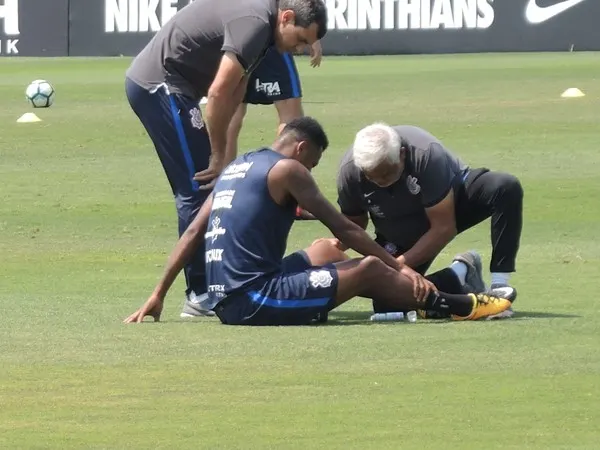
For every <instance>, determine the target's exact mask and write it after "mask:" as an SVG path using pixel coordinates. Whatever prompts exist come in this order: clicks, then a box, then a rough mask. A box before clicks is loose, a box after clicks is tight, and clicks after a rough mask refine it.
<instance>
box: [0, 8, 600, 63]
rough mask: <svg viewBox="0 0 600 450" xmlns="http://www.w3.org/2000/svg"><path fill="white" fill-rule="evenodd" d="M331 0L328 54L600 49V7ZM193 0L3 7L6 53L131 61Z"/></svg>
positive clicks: (0, 47)
mask: <svg viewBox="0 0 600 450" xmlns="http://www.w3.org/2000/svg"><path fill="white" fill-rule="evenodd" d="M223 1H241V0H223ZM325 1H326V3H327V6H328V14H329V32H328V34H327V36H326V37H325V39H324V40H323V47H324V51H325V54H326V55H327V54H330V55H331V54H338V55H341V54H343V55H364V54H415V53H470V52H473V53H477V52H506V51H513V52H530V51H568V50H575V51H582V50H586V51H591V50H600V26H598V23H597V22H598V19H599V18H600V0H325ZM188 3H190V0H0V54H2V55H11V56H12V55H25V56H44V55H47V56H65V55H70V56H116V55H124V56H133V55H136V54H137V53H138V52H139V51H140V50H141V49H142V48H143V47H144V45H146V43H147V42H148V41H149V40H150V39H151V38H152V36H153V35H154V33H156V31H158V30H159V29H160V27H161V26H162V25H163V24H164V23H165V22H166V21H168V20H169V19H170V18H171V17H172V16H173V15H174V14H175V13H176V12H177V11H178V10H179V9H180V8H182V7H184V6H185V5H187V4H188Z"/></svg>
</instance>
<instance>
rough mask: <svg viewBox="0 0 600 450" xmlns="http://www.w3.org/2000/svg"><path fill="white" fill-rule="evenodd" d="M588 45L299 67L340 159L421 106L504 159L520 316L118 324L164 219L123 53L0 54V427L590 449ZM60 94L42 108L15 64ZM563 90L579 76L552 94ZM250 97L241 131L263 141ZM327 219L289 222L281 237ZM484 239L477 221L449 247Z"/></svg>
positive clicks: (309, 443)
mask: <svg viewBox="0 0 600 450" xmlns="http://www.w3.org/2000/svg"><path fill="white" fill-rule="evenodd" d="M599 56H600V55H598V54H581V53H573V54H541V55H531V54H523V55H512V54H502V55H461V56H455V55H445V56H411V57H362V58H333V57H332V58H327V59H325V61H324V63H323V66H322V67H321V68H319V69H311V68H310V67H309V65H308V62H307V60H306V59H299V61H298V65H299V69H300V71H301V75H302V80H303V89H304V93H305V109H306V112H307V113H308V114H311V115H314V116H316V117H317V118H319V119H320V120H321V121H322V122H323V124H324V125H325V126H326V128H327V129H328V132H329V135H330V140H331V142H332V147H331V149H330V150H328V152H327V154H326V156H325V157H324V161H323V162H322V163H321V165H320V166H319V167H318V168H317V170H316V173H315V176H316V177H317V179H318V181H319V183H320V185H321V186H322V189H323V190H324V192H325V193H326V195H327V196H328V198H329V199H331V200H332V201H335V172H336V167H337V163H338V161H339V159H340V157H341V154H342V152H343V151H344V149H345V148H346V147H347V146H348V145H349V144H350V143H351V141H352V138H353V135H354V133H355V132H356V131H357V130H358V129H359V128H360V127H361V126H364V125H366V124H368V123H370V122H372V121H387V122H389V123H391V124H401V123H411V124H416V125H420V126H423V127H425V128H427V129H428V130H430V131H431V132H433V133H434V134H435V135H437V136H438V137H440V138H441V139H443V141H444V142H445V143H446V144H447V145H448V146H449V147H450V148H452V149H454V150H455V151H456V152H457V153H458V154H460V156H461V157H462V158H463V159H464V160H466V161H467V162H469V163H470V164H471V165H473V166H481V165H485V166H487V167H490V168H494V169H497V170H505V171H510V172H512V173H514V174H515V175H517V176H519V177H520V178H521V180H522V182H523V185H524V189H525V225H524V230H523V238H522V245H521V252H520V255H519V261H518V273H517V274H516V275H515V276H514V278H513V281H514V284H515V285H516V287H517V288H518V290H519V294H520V295H519V299H518V300H517V303H516V304H515V309H516V310H517V312H518V315H517V316H516V318H515V319H513V320H509V321H501V322H493V323H488V322H482V323H435V322H424V321H419V322H418V323H417V324H416V325H409V324H403V325H401V324H371V323H369V322H368V320H367V319H368V317H369V314H370V311H369V302H368V301H366V300H356V301H354V302H352V303H350V304H348V306H346V307H344V308H343V309H342V310H340V311H339V312H337V313H335V314H333V317H332V321H331V323H330V325H328V326H322V327H300V328H269V329H266V328H261V329H252V328H235V327H226V326H223V325H220V324H219V323H218V321H217V320H216V319H214V320H213V319H206V320H203V321H195V322H194V321H192V322H190V321H187V322H186V321H182V320H180V319H179V311H180V307H181V304H182V300H183V283H182V280H181V279H179V280H178V281H177V284H176V286H175V287H174V289H173V290H172V292H171V294H170V296H169V297H168V299H167V303H166V308H165V312H164V315H163V319H164V321H163V322H162V323H159V324H151V323H148V324H143V325H140V326H125V325H123V324H122V323H121V320H122V319H123V318H124V317H125V316H126V315H128V314H129V313H130V312H132V311H133V310H134V309H135V308H136V307H137V306H139V304H140V303H141V302H142V301H143V300H145V298H146V296H147V295H148V294H149V293H150V291H151V290H152V288H153V286H154V283H155V282H156V280H157V278H158V277H159V276H160V274H161V272H162V267H163V264H164V262H165V259H166V255H167V254H168V252H169V251H170V249H171V248H172V246H173V245H174V243H175V239H176V214H175V209H174V204H173V201H172V198H171V196H170V191H169V187H168V184H167V181H166V178H165V177H164V174H163V172H162V167H161V166H160V164H159V162H158V159H157V158H156V156H155V154H154V150H153V148H152V147H151V145H150V142H149V140H148V138H147V137H146V136H145V134H144V132H143V130H142V128H141V126H140V125H139V123H138V122H137V119H136V118H135V116H134V115H133V113H132V112H131V111H130V110H129V108H128V105H127V102H126V99H125V96H124V92H123V84H124V83H123V73H124V70H125V69H126V67H127V65H128V63H129V60H128V59H1V60H0V103H1V105H2V107H1V108H0V180H1V188H0V255H2V261H1V263H0V305H1V308H0V312H1V316H0V320H1V323H2V327H1V329H0V448H6V449H9V448H10V449H12V448H111V449H112V448H128V449H131V448H143V449H146V448H199V447H200V448H327V449H330V448H360V449H363V448H394V449H395V448H400V447H401V448H444V449H447V448H457V449H464V448H474V449H481V448H539V449H548V448H565V449H573V448H597V445H598V442H599V441H600V432H599V431H598V421H599V419H600V402H599V400H598V399H599V395H600V387H599V386H600V383H599V381H598V380H600V356H599V353H598V344H599V342H600V327H599V326H598V325H597V324H596V320H597V317H598V314H599V313H600V301H598V298H597V297H598V292H600V282H599V281H598V273H600V241H599V240H598V238H597V234H598V230H600V224H599V223H600V208H599V206H598V205H599V204H598V199H599V198H600V153H599V150H598V147H599V143H600V128H599V127H598V113H599V111H600V108H599V106H598V105H599V103H598V101H599V99H600V83H599V81H600V80H599V75H598V74H599V73H600V58H599ZM36 78H46V79H48V80H50V81H51V82H52V83H53V84H54V85H55V87H56V90H57V98H56V103H55V105H54V106H53V107H52V108H50V109H48V110H39V111H36V112H37V113H38V115H39V116H40V117H41V118H42V119H43V122H41V123H38V124H17V123H15V121H16V119H17V118H18V117H19V116H20V115H21V114H23V113H24V112H27V111H28V107H27V105H26V103H25V101H24V98H23V92H24V89H25V86H26V85H27V83H28V82H29V81H31V80H33V79H36ZM568 87H579V88H580V89H582V90H583V91H584V92H585V93H586V94H587V96H586V97H584V98H581V99H570V100H566V99H562V98H560V94H561V92H562V91H564V90H565V89H566V88H568ZM275 127H276V116H275V111H274V108H272V107H253V108H251V109H250V111H249V115H248V118H247V121H246V126H245V128H244V130H243V136H242V142H241V148H245V149H250V148H253V147H257V146H260V145H265V144H269V143H270V141H271V140H272V138H273V135H274V132H275ZM323 235H327V233H326V231H325V230H324V228H323V227H322V226H320V225H318V224H315V223H299V224H297V225H296V226H295V227H294V230H293V233H292V236H291V238H290V250H294V249H296V248H299V247H304V246H306V245H308V244H309V243H310V242H311V241H312V240H313V239H315V238H317V237H320V236H323ZM467 248H477V249H479V250H480V251H481V253H482V254H483V255H484V257H485V258H486V260H487V259H489V256H490V246H489V229H488V225H487V224H484V225H481V226H479V227H478V228H476V229H474V230H471V231H469V232H467V233H465V234H464V235H462V236H460V237H459V238H457V239H456V240H455V241H454V242H453V243H452V244H451V245H450V246H449V247H448V248H447V249H446V250H445V251H444V252H443V254H442V255H441V256H440V258H439V259H438V261H437V262H436V267H437V268H439V267H442V266H444V265H446V264H448V263H449V262H450V260H451V258H452V256H453V255H454V253H455V252H457V251H461V250H464V249H467Z"/></svg>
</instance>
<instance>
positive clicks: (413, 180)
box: [406, 175, 421, 195]
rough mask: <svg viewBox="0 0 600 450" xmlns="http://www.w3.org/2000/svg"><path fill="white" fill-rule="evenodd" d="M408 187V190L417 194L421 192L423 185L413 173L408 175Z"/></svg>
mask: <svg viewBox="0 0 600 450" xmlns="http://www.w3.org/2000/svg"><path fill="white" fill-rule="evenodd" d="M406 187H407V188H408V192H410V193H411V194H412V195H417V194H418V193H419V192H421V186H419V180H418V179H417V177H413V176H411V175H409V176H407V177H406Z"/></svg>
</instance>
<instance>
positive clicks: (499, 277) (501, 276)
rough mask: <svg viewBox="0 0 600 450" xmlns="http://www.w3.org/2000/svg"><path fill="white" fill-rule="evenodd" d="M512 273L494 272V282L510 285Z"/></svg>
mask: <svg viewBox="0 0 600 450" xmlns="http://www.w3.org/2000/svg"><path fill="white" fill-rule="evenodd" d="M509 278H510V273H504V272H492V284H501V285H505V286H506V285H508V279H509Z"/></svg>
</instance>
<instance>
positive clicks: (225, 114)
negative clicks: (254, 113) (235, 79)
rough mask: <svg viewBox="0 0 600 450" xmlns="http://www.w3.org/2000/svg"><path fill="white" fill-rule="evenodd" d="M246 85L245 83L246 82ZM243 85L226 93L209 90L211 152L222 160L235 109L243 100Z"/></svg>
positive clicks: (208, 122)
mask: <svg viewBox="0 0 600 450" xmlns="http://www.w3.org/2000/svg"><path fill="white" fill-rule="evenodd" d="M241 84H242V83H240V85H241ZM244 86H245V83H244ZM241 90H242V89H241V86H238V88H237V89H236V90H235V91H234V92H233V94H226V93H220V92H216V93H213V92H209V94H208V103H207V104H206V113H205V115H206V124H207V127H208V136H209V138H210V146H211V153H212V154H214V155H215V156H216V157H217V158H220V159H221V160H224V159H225V156H226V149H227V130H228V128H229V124H230V122H231V119H232V118H233V115H234V114H235V111H236V109H237V107H238V106H239V104H240V103H241V101H242V96H241V95H240V91H241Z"/></svg>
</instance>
